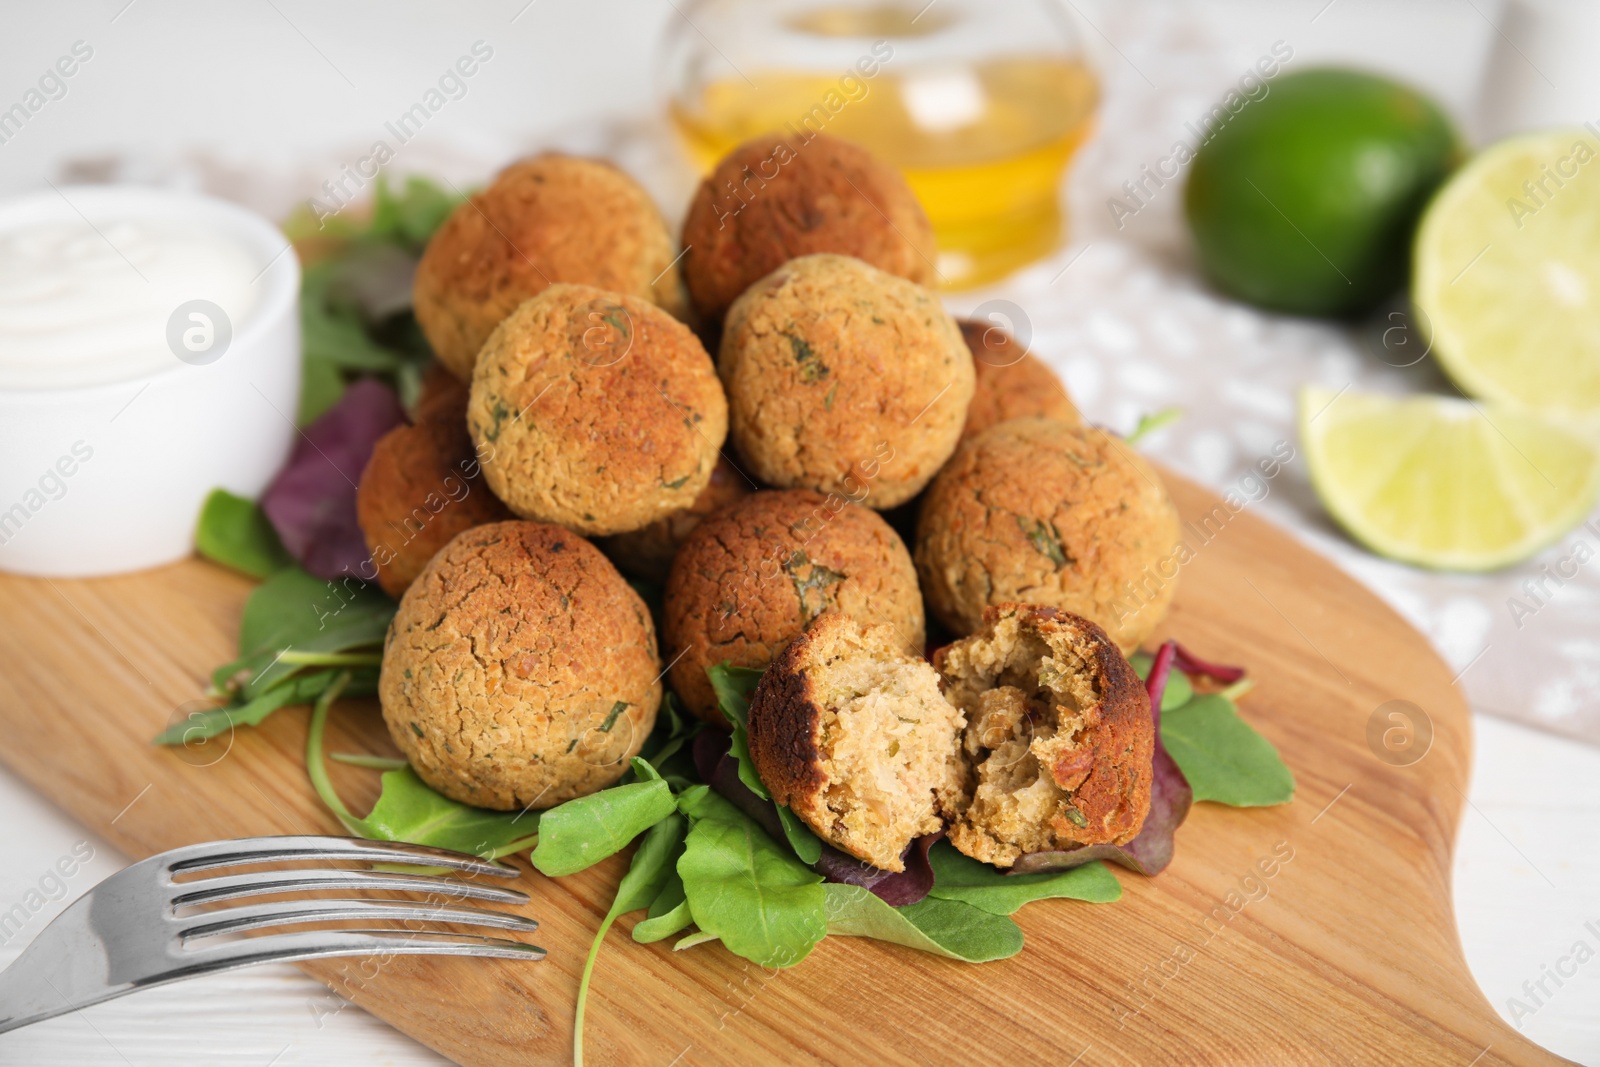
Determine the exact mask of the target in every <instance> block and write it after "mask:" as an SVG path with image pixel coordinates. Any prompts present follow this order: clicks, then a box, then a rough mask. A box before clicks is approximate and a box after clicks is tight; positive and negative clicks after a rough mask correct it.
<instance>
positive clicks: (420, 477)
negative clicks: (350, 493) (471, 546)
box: [356, 410, 511, 598]
mask: <svg viewBox="0 0 1600 1067" xmlns="http://www.w3.org/2000/svg"><path fill="white" fill-rule="evenodd" d="M480 473H482V468H481V466H480V465H479V463H478V457H477V455H476V454H475V453H474V452H473V448H472V438H470V437H469V436H467V424H466V423H465V422H464V421H462V420H461V419H460V418H459V416H458V417H454V418H449V417H445V416H444V415H443V414H441V413H440V412H438V411H437V410H435V412H434V415H433V417H431V418H425V419H423V420H422V421H421V422H418V423H417V424H416V425H414V426H396V427H395V428H394V429H392V430H390V431H389V432H388V433H386V434H384V435H383V436H382V437H380V438H378V443H377V444H375V445H374V446H373V448H372V458H371V459H369V460H367V466H366V469H365V470H363V471H362V472H361V484H360V485H359V486H357V487H356V519H357V521H359V522H360V524H361V533H362V535H363V536H364V537H365V538H366V542H367V551H369V552H371V553H372V563H373V566H375V567H376V568H377V571H378V584H379V585H380V586H382V587H383V591H384V592H385V593H388V594H389V595H390V596H392V597H395V598H398V597H399V596H400V594H402V593H404V592H405V591H406V588H407V587H408V586H410V585H411V583H412V581H414V580H415V579H416V577H417V575H418V574H420V573H422V568H423V567H424V566H426V565H427V562H428V561H429V560H430V559H432V558H433V555H434V553H435V552H438V551H439V549H441V548H443V547H444V546H445V545H446V544H447V543H449V541H450V539H451V538H453V537H455V535H456V534H458V533H460V532H461V531H463V530H470V529H472V527H474V526H482V525H483V524H484V523H487V522H500V521H502V520H504V519H509V518H511V512H509V511H507V510H506V506H505V505H504V504H502V503H501V502H500V500H499V498H498V497H496V496H495V495H494V494H493V493H491V492H490V491H489V487H488V486H487V485H485V484H484V480H483V479H482V478H480V477H478V475H479V474H480Z"/></svg>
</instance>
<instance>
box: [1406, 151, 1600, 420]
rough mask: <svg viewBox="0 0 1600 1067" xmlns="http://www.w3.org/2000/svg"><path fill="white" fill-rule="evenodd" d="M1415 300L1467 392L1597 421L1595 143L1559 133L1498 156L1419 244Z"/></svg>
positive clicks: (1443, 201)
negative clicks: (1589, 414)
mask: <svg viewBox="0 0 1600 1067" xmlns="http://www.w3.org/2000/svg"><path fill="white" fill-rule="evenodd" d="M1414 264H1415V268H1414V269H1415V277H1414V278H1413V279H1412V299H1413V300H1414V301H1415V303H1416V306H1417V310H1418V311H1420V312H1421V316H1420V317H1421V319H1422V324H1423V326H1424V328H1425V329H1427V330H1428V331H1429V332H1430V333H1431V336H1432V338H1433V354H1434V356H1435V358H1437V359H1438V361H1439V364H1440V366H1442V367H1443V368H1444V370H1445V372H1446V373H1447V374H1449V375H1450V377H1451V378H1452V379H1454V380H1455V383H1456V384H1457V385H1458V386H1460V387H1461V390H1462V391H1463V392H1465V393H1467V394H1469V395H1472V396H1479V397H1483V398H1484V399H1486V400H1495V401H1499V402H1502V403H1507V404H1515V405H1518V406H1520V407H1525V408H1532V409H1537V410H1540V411H1556V412H1600V140H1597V139H1596V137H1595V136H1594V135H1592V134H1590V133H1588V132H1587V131H1585V130H1557V131H1552V132H1546V133H1538V134H1532V135H1529V136H1526V137H1517V138H1514V139H1512V140H1509V141H1502V142H1501V143H1500V144H1497V145H1494V146H1493V147H1491V148H1489V149H1488V150H1486V151H1485V152H1483V153H1482V154H1481V155H1479V156H1478V157H1476V158H1475V159H1473V160H1472V162H1470V163H1468V164H1467V165H1466V166H1465V167H1464V168H1462V169H1461V170H1460V171H1459V172H1457V173H1456V175H1455V177H1453V178H1451V179H1450V181H1449V182H1448V183H1447V184H1446V185H1445V187H1444V188H1443V189H1442V190H1441V191H1440V193H1439V195H1438V196H1437V197H1435V199H1434V201H1433V203H1432V204H1431V205H1429V207H1428V210H1427V213H1426V214H1425V215H1424V216H1423V220H1422V226H1421V229H1420V230H1419V231H1418V233H1417V244H1416V252H1415V260H1414Z"/></svg>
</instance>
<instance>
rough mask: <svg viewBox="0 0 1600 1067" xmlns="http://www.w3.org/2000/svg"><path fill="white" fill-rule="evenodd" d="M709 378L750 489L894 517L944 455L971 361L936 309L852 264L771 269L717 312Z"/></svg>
mask: <svg viewBox="0 0 1600 1067" xmlns="http://www.w3.org/2000/svg"><path fill="white" fill-rule="evenodd" d="M717 369H718V371H719V372H720V373H721V375H722V380H723V383H724V384H725V385H726V386H727V389H728V408H729V415H730V419H731V426H730V432H731V434H732V437H733V441H734V444H735V446H736V447H737V448H738V449H739V453H740V455H742V456H744V457H745V459H746V460H748V461H749V463H750V465H751V470H752V472H753V473H754V474H755V476H756V477H757V478H759V479H761V480H762V481H764V482H766V483H768V484H769V485H775V486H781V487H783V488H786V489H792V488H793V489H817V490H820V491H822V492H837V493H840V494H842V495H844V496H846V497H848V498H849V499H851V500H854V501H856V502H857V503H866V504H869V505H871V506H872V507H875V508H891V507H894V506H895V505H896V504H900V503H904V502H905V501H907V500H910V499H911V498H912V497H914V496H916V495H917V493H918V492H920V491H921V490H922V488H923V486H925V485H927V484H928V481H929V480H930V479H932V477H933V476H934V474H935V473H936V472H937V471H938V470H939V468H940V467H941V466H943V464H944V462H945V460H947V459H949V458H950V455H951V453H952V452H954V451H955V448H956V444H957V442H958V441H959V440H960V438H961V428H962V426H964V425H965V423H966V418H967V404H968V402H969V401H971V399H972V389H973V369H972V353H971V352H969V351H968V350H967V346H966V344H965V342H963V341H962V340H961V331H960V330H958V329H957V328H956V324H955V320H954V319H952V318H951V317H950V316H949V315H947V314H945V311H944V309H943V308H942V307H941V306H940V305H939V299H938V297H936V296H934V295H933V294H932V293H931V292H929V291H928V290H926V289H924V288H922V287H921V286H920V285H917V284H915V283H914V282H908V281H906V280H905V279H904V278H897V277H895V276H894V275H892V274H887V273H885V272H883V271H881V270H879V269H878V268H876V267H874V266H872V265H870V264H868V263H863V262H862V261H861V260H859V259H851V258H850V257H849V256H836V255H826V254H824V255H814V256H804V257H802V258H800V259H796V260H791V261H790V262H788V263H786V264H784V265H783V266H781V267H779V268H778V269H777V270H775V271H773V272H772V273H771V274H769V275H767V276H766V277H765V278H763V279H761V280H760V281H759V282H757V283H756V284H755V285H753V286H751V287H750V289H749V290H748V291H747V292H746V293H745V294H744V295H743V296H741V297H740V298H739V299H738V300H737V301H735V302H734V305H733V307H732V308H731V309H729V311H728V318H727V323H726V326H725V328H724V331H723V335H722V348H721V352H720V354H719V355H718V359H717Z"/></svg>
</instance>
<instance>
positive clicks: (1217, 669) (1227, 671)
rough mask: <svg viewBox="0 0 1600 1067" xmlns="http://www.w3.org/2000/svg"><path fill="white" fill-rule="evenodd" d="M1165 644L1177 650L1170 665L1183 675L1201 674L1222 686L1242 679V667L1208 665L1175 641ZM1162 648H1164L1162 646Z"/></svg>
mask: <svg viewBox="0 0 1600 1067" xmlns="http://www.w3.org/2000/svg"><path fill="white" fill-rule="evenodd" d="M1167 644H1169V645H1171V646H1172V647H1173V648H1175V649H1176V650H1177V651H1176V652H1175V653H1174V654H1173V662H1172V665H1173V666H1174V667H1177V668H1178V669H1179V670H1180V671H1182V672H1183V673H1184V674H1203V675H1205V676H1206V677H1208V678H1215V679H1216V680H1217V681H1219V682H1221V683H1223V684H1224V685H1229V684H1232V683H1233V682H1237V681H1238V680H1239V679H1240V678H1243V677H1244V668H1243V667H1225V666H1223V665H1222V664H1220V663H1210V662H1208V661H1206V660H1203V659H1201V658H1200V657H1199V656H1196V655H1195V654H1194V653H1193V652H1190V651H1189V650H1188V649H1187V648H1184V647H1183V646H1182V645H1180V644H1178V643H1177V642H1176V641H1168V642H1167ZM1162 647H1163V648H1164V647H1166V646H1165V645H1163V646H1162Z"/></svg>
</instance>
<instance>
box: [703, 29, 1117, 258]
mask: <svg viewBox="0 0 1600 1067" xmlns="http://www.w3.org/2000/svg"><path fill="white" fill-rule="evenodd" d="M884 53H888V54H887V56H885V54H884ZM866 58H867V59H868V60H869V62H868V63H866V64H864V65H862V66H860V67H858V68H850V69H849V70H848V71H847V72H840V73H831V72H830V73H822V72H818V73H800V72H790V71H783V70H747V71H746V72H745V74H746V75H747V76H748V80H746V77H743V76H735V77H732V78H729V79H725V80H720V81H713V82H710V83H708V84H707V85H706V86H705V87H704V89H703V90H702V91H701V93H700V94H699V96H698V99H693V100H690V101H688V102H687V103H686V102H683V101H682V100H681V99H680V101H679V102H677V103H675V104H674V105H673V111H672V118H673V122H674V124H675V125H676V126H677V128H678V130H679V131H680V132H681V133H682V135H683V137H684V139H685V141H686V142H687V144H688V147H689V150H690V153H691V154H692V155H693V156H694V158H695V161H696V162H697V163H698V164H699V166H700V167H701V169H702V170H709V169H710V168H711V167H712V166H713V165H714V164H715V163H716V161H717V160H718V159H720V158H721V157H722V156H723V155H725V154H726V153H727V152H728V150H729V149H731V148H733V147H734V146H735V145H737V144H739V143H740V142H742V141H745V140H747V139H749V138H751V137H754V136H756V135H758V134H762V133H766V132H769V131H773V130H776V131H779V132H782V133H785V134H788V135H790V136H791V137H792V138H793V140H794V142H795V143H792V144H791V147H792V148H795V149H796V150H799V149H800V145H801V144H802V143H803V142H804V141H806V140H807V139H808V138H809V137H811V136H813V135H815V134H816V133H818V132H824V133H828V134H832V135H834V136H837V137H843V138H845V139H847V140H851V141H855V142H856V143H858V144H861V145H863V146H865V147H866V148H868V149H869V150H871V151H872V152H873V153H874V154H876V155H877V156H878V157H879V158H880V159H883V160H885V161H887V162H889V163H891V164H893V165H895V166H897V167H899V168H900V170H901V171H902V173H904V174H905V176H906V180H907V181H908V182H909V183H910V185H911V188H912V190H913V191H914V192H915V193H916V195H917V198H918V199H919V200H920V201H921V202H922V206H923V208H924V210H926V211H927V213H928V217H929V219H930V220H931V221H932V222H933V227H934V230H935V232H936V234H937V235H938V241H939V259H938V264H937V266H938V271H939V275H940V278H941V284H942V285H943V286H944V287H946V288H952V289H959V288H967V287H971V286H975V285H981V284H983V283H985V282H988V281H992V280H994V279H996V278H999V277H1001V276H1002V275H1004V274H1007V273H1009V272H1011V271H1013V270H1015V269H1017V268H1018V267H1021V266H1023V265H1024V264H1026V263H1029V262H1031V261H1033V260H1035V259H1038V258H1040V257H1042V256H1045V255H1048V254H1049V253H1050V252H1052V251H1053V250H1054V249H1055V248H1057V247H1058V246H1059V245H1060V243H1061V242H1062V240H1063V239H1064V238H1065V231H1066V222H1065V220H1064V219H1063V218H1062V214H1061V206H1060V185H1061V177H1062V174H1063V173H1064V172H1065V170H1066V167H1067V164H1068V162H1069V161H1070V160H1071V158H1072V155H1073V153H1074V152H1075V151H1076V150H1077V148H1078V146H1079V145H1081V144H1082V143H1083V141H1084V140H1085V138H1086V137H1087V136H1088V134H1089V132H1090V129H1091V127H1092V119H1093V113H1094V108H1095V103H1096V100H1097V98H1098V93H1099V89H1098V84H1097V82H1096V80H1095V76H1094V74H1093V72H1092V71H1091V70H1090V69H1089V68H1088V67H1087V66H1086V65H1085V64H1084V63H1083V62H1082V61H1081V60H1078V59H1076V58H1073V57H1070V56H1028V55H1018V56H1008V57H1004V58H995V59H986V60H980V61H976V62H971V63H961V64H949V65H944V64H941V65H938V66H930V65H926V64H925V65H922V66H912V65H910V63H907V64H906V66H905V67H904V68H898V67H897V66H896V58H895V56H894V54H893V47H892V42H891V43H888V44H886V43H885V42H884V41H879V42H877V44H876V45H875V48H874V53H872V54H870V55H868V56H867V57H866ZM873 59H876V60H877V61H876V62H871V60H873ZM869 69H871V70H873V71H874V73H873V74H872V75H870V76H864V72H865V71H866V70H869Z"/></svg>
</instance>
